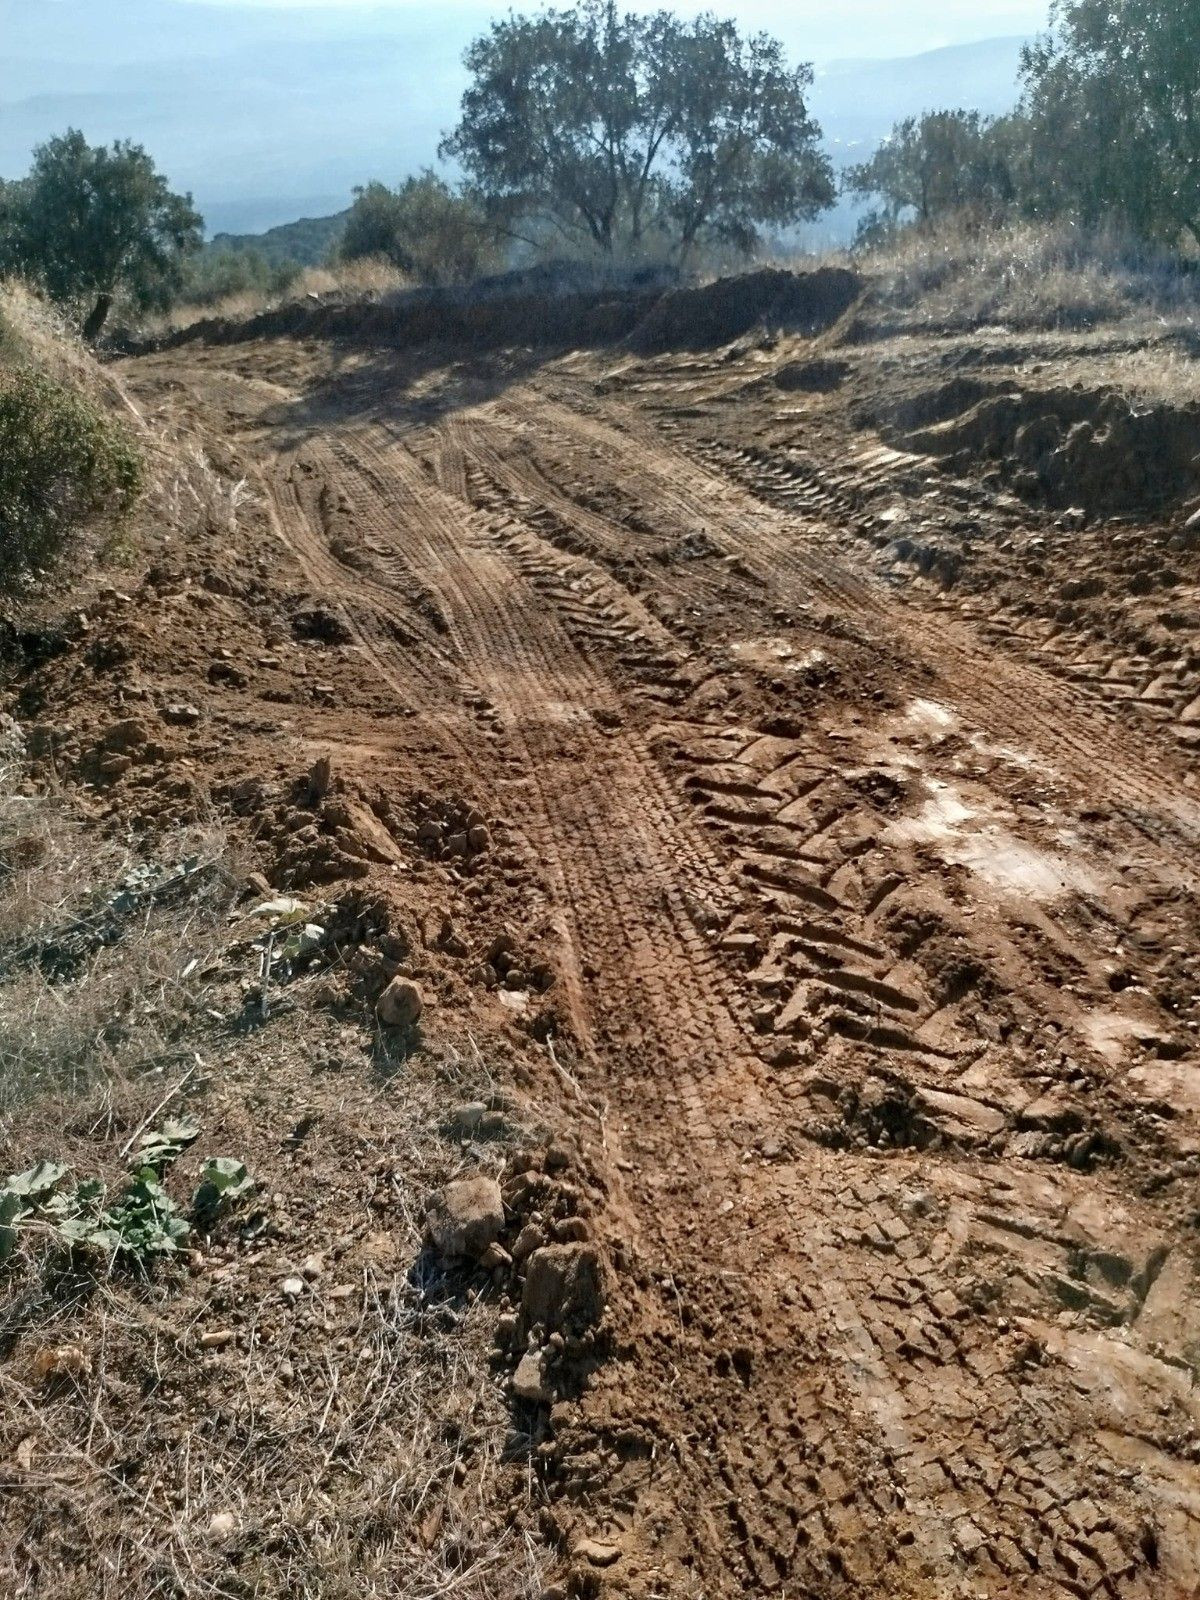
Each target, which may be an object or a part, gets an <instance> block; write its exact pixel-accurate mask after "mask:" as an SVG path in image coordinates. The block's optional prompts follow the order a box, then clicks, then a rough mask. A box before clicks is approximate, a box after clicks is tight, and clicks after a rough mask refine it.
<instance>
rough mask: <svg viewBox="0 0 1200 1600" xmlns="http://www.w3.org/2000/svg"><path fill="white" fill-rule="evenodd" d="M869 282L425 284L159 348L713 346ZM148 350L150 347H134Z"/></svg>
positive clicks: (217, 322)
mask: <svg viewBox="0 0 1200 1600" xmlns="http://www.w3.org/2000/svg"><path fill="white" fill-rule="evenodd" d="M860 288H861V284H860V281H859V279H858V278H857V277H856V275H855V274H854V273H852V272H847V271H845V270H843V269H841V268H821V269H820V270H819V271H817V272H809V273H794V272H781V271H777V270H774V269H771V270H764V271H761V272H752V273H747V274H745V275H743V276H740V277H733V278H721V279H719V280H718V281H717V282H716V283H711V284H706V285H705V286H704V287H703V288H690V289H669V290H667V291H666V292H665V293H664V292H662V290H661V289H660V288H658V287H646V286H645V284H643V283H639V282H637V281H634V282H631V284H629V285H626V286H618V287H614V288H611V289H598V290H591V291H589V292H567V293H549V292H546V291H539V292H530V291H529V289H528V288H526V287H524V286H521V287H520V288H519V289H518V292H516V293H512V294H508V295H505V294H500V293H497V292H496V290H495V287H494V286H492V287H489V288H488V289H487V290H486V291H485V290H482V289H481V290H478V291H464V290H442V291H435V290H420V291H415V292H414V293H413V294H411V295H409V296H406V297H404V298H403V299H402V300H400V301H398V302H393V303H389V304H387V305H365V304H364V305H313V304H308V305H305V304H294V305H286V306H280V307H278V308H277V309H275V310H273V311H264V312H262V313H261V314H260V315H258V316H256V317H251V318H249V319H248V320H246V321H230V320H228V319H224V318H209V319H206V320H204V321H201V322H196V323H193V324H192V325H191V326H190V327H188V328H183V329H181V330H180V331H179V332H178V333H175V334H172V335H171V336H170V337H169V338H167V339H165V340H162V341H160V342H159V343H158V344H157V346H156V348H159V349H176V348H179V347H181V346H183V345H189V344H197V343H203V344H216V345H222V344H242V343H248V342H250V341H253V340H257V339H279V338H285V337H290V338H298V339H339V340H349V341H353V342H354V343H358V344H371V345H381V346H391V347H395V346H409V345H422V344H435V343H449V344H466V345H468V346H470V347H471V348H472V349H474V350H484V349H494V348H499V347H501V346H505V347H509V348H511V347H513V346H519V345H526V346H554V347H558V348H573V347H577V348H590V347H594V346H599V345H607V344H616V343H618V342H619V341H621V340H628V341H629V344H630V347H631V348H633V349H635V350H637V351H638V352H639V353H642V354H652V353H655V352H658V351H663V350H675V349H710V348H712V347H714V346H716V345H721V344H726V343H728V342H729V341H730V340H733V339H738V338H741V337H742V335H744V334H746V333H748V332H749V331H750V330H751V329H752V328H754V327H756V326H759V325H761V324H764V323H766V324H769V325H772V326H776V327H785V328H788V329H790V330H792V331H795V332H800V333H815V332H818V331H819V330H821V329H823V328H826V327H829V326H830V325H831V324H832V323H834V322H836V321H837V319H838V318H839V317H840V316H841V315H842V313H843V312H844V311H845V310H846V309H847V307H848V306H849V305H850V304H851V303H852V302H853V301H854V299H855V298H856V297H857V295H858V293H859V290H860ZM131 353H141V352H131Z"/></svg>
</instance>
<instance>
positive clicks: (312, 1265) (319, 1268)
mask: <svg viewBox="0 0 1200 1600" xmlns="http://www.w3.org/2000/svg"><path fill="white" fill-rule="evenodd" d="M324 1270H325V1263H324V1261H323V1260H322V1259H321V1257H320V1256H318V1255H312V1256H307V1257H305V1260H304V1263H303V1265H302V1266H301V1268H300V1275H301V1277H303V1278H307V1279H308V1281H309V1282H310V1283H311V1282H312V1281H313V1280H314V1279H315V1278H319V1277H320V1276H321V1274H322V1273H323V1272H324Z"/></svg>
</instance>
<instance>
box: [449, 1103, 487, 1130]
mask: <svg viewBox="0 0 1200 1600" xmlns="http://www.w3.org/2000/svg"><path fill="white" fill-rule="evenodd" d="M486 1110H487V1107H486V1106H485V1105H484V1103H483V1101H482V1100H469V1101H468V1102H467V1103H466V1105H461V1106H455V1108H454V1110H453V1111H452V1112H451V1113H450V1126H451V1127H452V1128H454V1129H455V1130H456V1132H458V1133H474V1132H475V1130H476V1128H478V1126H479V1124H480V1121H481V1120H482V1118H483V1115H484V1113H485V1112H486Z"/></svg>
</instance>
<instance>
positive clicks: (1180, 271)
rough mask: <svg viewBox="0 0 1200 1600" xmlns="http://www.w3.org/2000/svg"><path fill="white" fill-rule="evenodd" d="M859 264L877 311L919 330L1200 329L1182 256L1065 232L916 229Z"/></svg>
mask: <svg viewBox="0 0 1200 1600" xmlns="http://www.w3.org/2000/svg"><path fill="white" fill-rule="evenodd" d="M856 261H857V264H858V265H859V266H860V267H861V268H863V269H865V270H866V271H867V272H868V273H869V274H870V275H871V277H872V279H873V280H874V283H875V286H876V293H877V299H878V303H879V305H880V306H881V307H882V308H883V309H884V310H885V311H887V312H891V313H895V312H899V313H901V314H902V316H903V319H904V320H905V321H908V322H911V323H912V324H913V325H916V326H920V325H929V326H937V327H944V328H964V329H966V328H981V327H989V326H997V325H1000V326H1003V327H1005V328H1008V329H1012V330H1028V329H1056V330H1067V331H1078V330H1085V329H1089V328H1095V327H1100V326H1112V325H1114V324H1120V325H1122V326H1125V327H1128V328H1130V329H1134V328H1136V329H1139V330H1143V331H1144V332H1145V333H1146V334H1147V336H1154V335H1155V334H1161V333H1162V332H1163V331H1164V330H1171V331H1175V332H1180V331H1192V330H1196V329H1198V328H1200V277H1197V276H1195V275H1193V274H1192V273H1191V272H1190V271H1189V270H1187V268H1186V267H1185V266H1184V265H1183V264H1181V263H1180V262H1179V260H1178V259H1177V258H1174V257H1171V256H1168V255H1166V254H1163V253H1159V252H1154V251H1152V250H1148V249H1145V248H1141V247H1138V246H1136V245H1133V244H1130V243H1129V242H1127V241H1123V240H1121V239H1119V238H1117V237H1115V236H1113V235H1104V234H1094V233H1085V232H1082V231H1081V230H1078V229H1074V228H1070V227H1067V226H1054V227H1049V226H1034V225H1031V224H1015V225H1012V226H1009V227H1004V228H998V229H995V230H993V231H991V232H980V231H976V230H969V229H966V228H947V229H943V230H940V231H939V232H937V233H933V234H922V233H918V232H916V231H912V232H909V233H905V234H903V235H902V236H901V237H900V238H899V239H897V240H896V241H895V242H893V243H891V244H889V245H886V246H882V247H880V248H879V249H877V250H874V251H870V252H867V253H865V254H864V255H862V256H860V257H857V258H856Z"/></svg>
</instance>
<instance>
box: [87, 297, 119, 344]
mask: <svg viewBox="0 0 1200 1600" xmlns="http://www.w3.org/2000/svg"><path fill="white" fill-rule="evenodd" d="M112 301H113V297H112V295H111V294H101V295H97V296H96V304H95V305H94V306H93V307H92V309H91V313H90V314H89V316H88V319H87V321H86V322H85V323H84V325H83V337H84V338H85V339H86V340H87V342H88V343H89V344H91V343H92V341H93V340H94V339H98V338H99V337H100V330H101V328H102V327H103V326H104V324H105V322H106V321H107V319H108V313H109V312H110V311H111V310H112Z"/></svg>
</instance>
